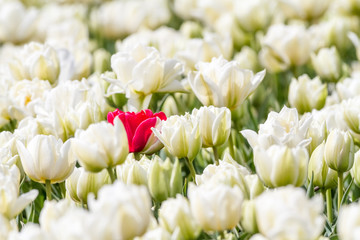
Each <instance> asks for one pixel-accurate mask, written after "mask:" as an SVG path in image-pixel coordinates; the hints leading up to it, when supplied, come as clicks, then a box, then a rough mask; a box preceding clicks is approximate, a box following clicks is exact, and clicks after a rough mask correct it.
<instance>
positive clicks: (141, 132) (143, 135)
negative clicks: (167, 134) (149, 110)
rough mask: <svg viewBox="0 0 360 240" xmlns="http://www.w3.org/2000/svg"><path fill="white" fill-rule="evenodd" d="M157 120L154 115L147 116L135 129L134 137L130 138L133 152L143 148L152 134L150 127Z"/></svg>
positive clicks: (153, 125)
mask: <svg viewBox="0 0 360 240" xmlns="http://www.w3.org/2000/svg"><path fill="white" fill-rule="evenodd" d="M156 122H157V118H156V117H152V118H148V119H146V120H145V121H143V122H142V123H140V125H139V127H138V128H137V129H136V132H135V135H134V138H133V140H132V146H133V151H134V152H140V151H141V150H143V149H144V147H145V145H146V143H147V141H148V140H149V137H150V136H151V134H152V131H151V128H152V127H155V125H156Z"/></svg>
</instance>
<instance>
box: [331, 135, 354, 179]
mask: <svg viewBox="0 0 360 240" xmlns="http://www.w3.org/2000/svg"><path fill="white" fill-rule="evenodd" d="M354 149H355V146H354V140H353V139H352V137H351V135H350V133H349V132H348V131H347V132H344V131H341V130H339V129H334V130H332V131H331V132H330V134H329V136H328V137H327V139H326V143H325V150H324V151H325V153H324V154H325V161H326V164H327V165H328V166H329V168H331V169H333V170H335V171H337V172H338V173H344V172H347V171H349V170H350V169H351V168H352V166H353V164H354V154H355V152H354V151H355V150H354Z"/></svg>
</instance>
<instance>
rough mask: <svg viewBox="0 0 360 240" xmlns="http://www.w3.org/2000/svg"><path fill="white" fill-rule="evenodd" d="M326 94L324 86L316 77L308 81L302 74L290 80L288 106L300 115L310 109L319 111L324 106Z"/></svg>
mask: <svg viewBox="0 0 360 240" xmlns="http://www.w3.org/2000/svg"><path fill="white" fill-rule="evenodd" d="M327 93H328V92H327V86H326V84H322V83H321V81H320V79H319V78H318V77H316V78H314V79H310V78H309V76H308V75H306V74H304V75H301V76H300V77H298V79H296V78H293V79H292V80H291V83H290V86H289V95H288V96H289V97H288V98H289V103H290V106H291V107H294V108H296V109H297V110H298V111H299V113H301V114H302V113H305V112H311V110H312V109H321V108H322V107H323V106H324V105H325V101H326V97H327Z"/></svg>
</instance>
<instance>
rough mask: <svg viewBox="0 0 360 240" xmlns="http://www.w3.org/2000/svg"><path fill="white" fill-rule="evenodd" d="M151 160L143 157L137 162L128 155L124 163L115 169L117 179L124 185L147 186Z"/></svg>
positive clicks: (131, 155) (132, 156)
mask: <svg viewBox="0 0 360 240" xmlns="http://www.w3.org/2000/svg"><path fill="white" fill-rule="evenodd" d="M151 162H152V161H151V160H150V159H148V158H147V157H146V155H144V156H143V157H142V158H141V159H140V160H139V161H137V160H135V158H134V155H133V154H129V155H128V157H127V158H126V160H125V162H124V163H123V164H121V165H118V166H117V167H116V173H117V178H118V179H119V180H121V181H122V182H124V183H126V184H136V185H144V186H147V185H148V170H149V167H150V164H151Z"/></svg>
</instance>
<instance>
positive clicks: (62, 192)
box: [59, 181, 66, 198]
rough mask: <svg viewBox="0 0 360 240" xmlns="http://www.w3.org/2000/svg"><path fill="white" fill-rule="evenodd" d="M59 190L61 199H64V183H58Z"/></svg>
mask: <svg viewBox="0 0 360 240" xmlns="http://www.w3.org/2000/svg"><path fill="white" fill-rule="evenodd" d="M59 186H60V190H61V197H62V198H65V196H66V187H65V181H63V182H61V183H59Z"/></svg>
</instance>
